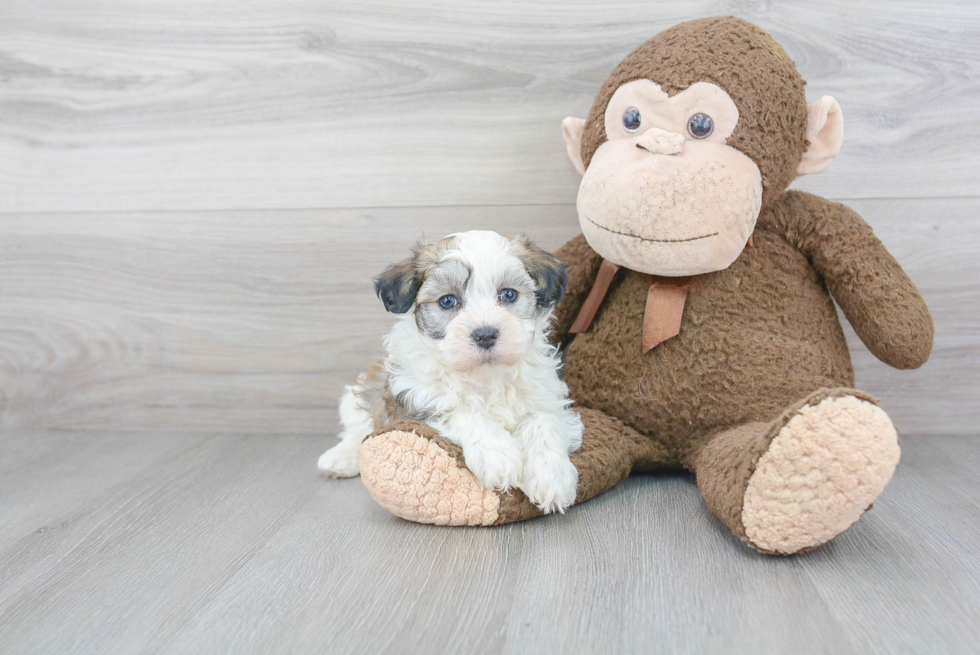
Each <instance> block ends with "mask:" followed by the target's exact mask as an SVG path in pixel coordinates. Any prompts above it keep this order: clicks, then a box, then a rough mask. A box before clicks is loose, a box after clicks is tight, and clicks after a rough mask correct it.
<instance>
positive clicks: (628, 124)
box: [623, 107, 640, 132]
mask: <svg viewBox="0 0 980 655" xmlns="http://www.w3.org/2000/svg"><path fill="white" fill-rule="evenodd" d="M623 127H625V128H626V129H627V131H629V132H636V131H637V130H638V129H640V110H639V109H637V108H636V107H630V108H629V109H627V110H626V111H624V112H623Z"/></svg>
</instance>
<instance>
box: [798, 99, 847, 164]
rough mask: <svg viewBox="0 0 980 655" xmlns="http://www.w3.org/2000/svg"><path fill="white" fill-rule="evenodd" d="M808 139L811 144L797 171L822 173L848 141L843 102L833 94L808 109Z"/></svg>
mask: <svg viewBox="0 0 980 655" xmlns="http://www.w3.org/2000/svg"><path fill="white" fill-rule="evenodd" d="M806 140H807V141H809V142H810V145H809V146H807V149H806V152H804V153H803V159H801V160H800V165H799V166H797V167H796V174H797V175H810V174H812V173H821V172H823V171H824V170H826V169H827V167H828V166H830V162H831V161H833V159H834V157H836V156H837V153H838V152H840V146H841V143H842V142H843V141H844V117H843V115H842V114H841V111H840V105H838V104H837V101H836V100H834V99H833V98H831V97H830V96H824V97H822V98H820V100H817V101H816V102H815V103H813V104H812V105H810V108H809V109H808V110H807V114H806Z"/></svg>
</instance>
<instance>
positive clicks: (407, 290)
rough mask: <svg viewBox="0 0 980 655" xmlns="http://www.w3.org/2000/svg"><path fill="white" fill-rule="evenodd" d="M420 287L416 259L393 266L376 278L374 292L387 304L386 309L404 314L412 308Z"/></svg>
mask: <svg viewBox="0 0 980 655" xmlns="http://www.w3.org/2000/svg"><path fill="white" fill-rule="evenodd" d="M418 286H419V285H418V276H417V275H416V271H415V257H409V258H408V259H406V260H404V261H401V262H398V263H397V264H392V265H391V266H389V267H388V268H386V269H385V270H384V273H381V274H380V275H378V276H377V277H375V278H374V292H375V293H376V294H378V298H381V302H383V303H384V304H385V309H386V310H387V311H389V312H393V313H395V314H404V313H405V312H407V311H408V310H410V309H411V308H412V305H413V304H414V303H415V294H416V293H418Z"/></svg>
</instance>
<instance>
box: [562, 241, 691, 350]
mask: <svg viewBox="0 0 980 655" xmlns="http://www.w3.org/2000/svg"><path fill="white" fill-rule="evenodd" d="M618 271H619V266H618V265H616V264H613V263H612V262H610V261H606V260H605V259H603V260H602V264H601V265H600V266H599V272H598V274H597V275H596V277H595V282H593V283H592V290H591V291H590V292H589V296H588V297H587V298H586V299H585V303H584V304H583V305H582V309H580V310H579V313H578V316H576V317H575V322H574V323H573V324H572V329H571V330H570V332H571V333H572V334H579V333H581V332H585V331H587V330H588V329H589V326H591V325H592V319H594V318H595V315H596V312H598V311H599V307H600V306H601V305H602V301H603V300H605V298H606V294H607V293H608V292H609V285H611V284H612V281H613V278H615V277H616V273H617V272H618ZM651 278H652V280H651V283H650V289H649V291H647V304H646V307H645V308H644V310H643V352H644V353H646V352H648V351H649V350H650V349H651V348H653V347H654V346H656V345H658V344H661V343H663V342H664V341H666V340H667V339H670V338H671V337H673V336H676V335H677V334H678V333H679V332H680V331H681V316H682V315H683V314H684V303H685V302H686V301H687V289H688V287H689V286H690V284H691V278H689V277H661V276H659V275H653V276H651Z"/></svg>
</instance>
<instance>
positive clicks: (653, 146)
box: [636, 127, 684, 155]
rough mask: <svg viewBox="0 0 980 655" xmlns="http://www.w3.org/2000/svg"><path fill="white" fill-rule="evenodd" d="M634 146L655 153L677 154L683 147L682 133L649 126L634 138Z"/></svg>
mask: <svg viewBox="0 0 980 655" xmlns="http://www.w3.org/2000/svg"><path fill="white" fill-rule="evenodd" d="M636 147H637V148H643V149H644V150H649V151H650V152H652V153H653V154H655V155H678V154H680V152H681V150H683V149H684V135H683V134H678V133H677V132H668V131H667V130H661V129H660V128H659V127H651V128H650V129H649V130H647V131H646V132H644V133H643V134H641V135H640V138H639V139H637V140H636Z"/></svg>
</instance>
